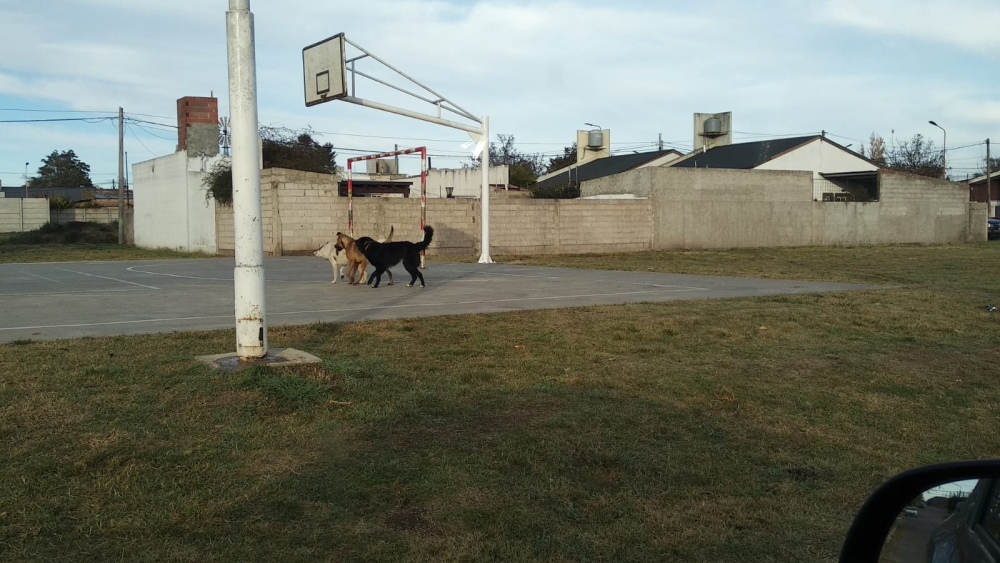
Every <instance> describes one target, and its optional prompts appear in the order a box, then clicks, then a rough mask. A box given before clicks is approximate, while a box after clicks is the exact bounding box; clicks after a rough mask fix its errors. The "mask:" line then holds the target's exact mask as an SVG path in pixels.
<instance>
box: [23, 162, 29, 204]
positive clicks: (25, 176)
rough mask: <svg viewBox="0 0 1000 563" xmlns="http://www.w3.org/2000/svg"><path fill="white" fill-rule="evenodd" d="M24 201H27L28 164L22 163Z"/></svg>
mask: <svg viewBox="0 0 1000 563" xmlns="http://www.w3.org/2000/svg"><path fill="white" fill-rule="evenodd" d="M24 199H28V163H27V162H25V163H24Z"/></svg>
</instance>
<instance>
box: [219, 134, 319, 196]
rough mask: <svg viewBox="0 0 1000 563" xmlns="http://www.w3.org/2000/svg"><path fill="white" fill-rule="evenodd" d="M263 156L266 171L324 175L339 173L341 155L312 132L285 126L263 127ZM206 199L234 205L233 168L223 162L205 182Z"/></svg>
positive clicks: (228, 163)
mask: <svg viewBox="0 0 1000 563" xmlns="http://www.w3.org/2000/svg"><path fill="white" fill-rule="evenodd" d="M260 138H261V157H262V158H263V162H262V163H261V164H262V167H263V168H287V169H289V170H302V171H305V172H318V173H320V174H336V173H337V153H336V152H335V151H334V150H333V145H332V144H331V143H326V144H323V145H321V144H319V143H318V142H317V141H315V140H314V139H313V138H312V131H310V130H305V131H293V130H291V129H287V128H284V127H261V129H260ZM202 186H204V187H205V198H206V199H207V198H213V199H215V201H217V202H219V203H223V204H226V205H230V204H232V203H233V169H232V164H231V163H230V162H229V161H226V160H223V161H220V162H218V163H216V165H215V166H214V167H213V168H212V170H211V172H209V173H208V174H206V175H205V178H204V179H203V180H202Z"/></svg>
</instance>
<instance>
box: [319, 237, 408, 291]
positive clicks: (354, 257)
mask: <svg viewBox="0 0 1000 563" xmlns="http://www.w3.org/2000/svg"><path fill="white" fill-rule="evenodd" d="M394 232H395V227H389V236H387V237H385V240H384V241H382V242H391V241H392V234H393V233H394ZM333 246H334V248H335V249H337V250H341V251H343V252H344V255H345V256H347V281H348V282H349V283H350V284H351V285H358V284H364V283H365V282H366V281H368V275H367V274H366V272H365V269H366V268H367V267H368V259H367V258H365V255H364V254H362V252H361V250H360V249H359V248H358V245H357V242H355V240H354V239H353V238H351V237H350V236H349V235H345V234H344V233H337V242H336V243H335V244H334V245H333ZM355 274H357V275H358V278H357V280H355V279H354V275H355ZM392 283H393V281H392V272H389V285H392Z"/></svg>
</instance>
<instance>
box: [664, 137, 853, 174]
mask: <svg viewBox="0 0 1000 563" xmlns="http://www.w3.org/2000/svg"><path fill="white" fill-rule="evenodd" d="M822 138H823V137H822V136H820V135H810V136H808V137H789V138H787V139H770V140H767V141H753V142H750V143H736V144H732V145H725V146H722V147H715V148H714V149H709V150H708V151H706V152H703V153H698V152H696V153H693V154H691V155H689V156H687V157H686V158H684V159H683V160H681V161H679V162H676V163H674V164H672V165H671V167H673V168H737V169H744V170H749V169H751V168H757V167H758V166H760V165H761V164H764V163H765V162H767V161H769V160H773V159H774V158H775V157H777V156H779V155H781V154H784V153H786V152H788V151H790V150H792V149H795V148H798V147H800V146H802V145H804V144H806V143H809V142H811V141H814V140H816V139H822ZM833 144H835V145H836V143H833ZM837 146H840V145H837ZM845 150H847V149H845ZM858 157H859V158H860V155H858Z"/></svg>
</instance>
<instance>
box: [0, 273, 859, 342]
mask: <svg viewBox="0 0 1000 563" xmlns="http://www.w3.org/2000/svg"><path fill="white" fill-rule="evenodd" d="M233 265H234V262H233V259H232V258H210V259H201V260H146V261H127V262H59V263H40V264H0V343H5V342H11V341H14V340H22V339H31V340H55V339H63V338H77V337H81V336H114V335H123V334H142V333H156V332H174V331H200V330H213V329H232V328H234V327H235V324H236V321H235V314H234V309H233V302H234V297H233ZM393 270H394V273H395V274H396V281H397V283H396V285H392V286H386V285H385V282H386V281H387V278H383V285H382V287H380V288H378V289H372V288H370V287H363V286H350V285H348V284H347V283H345V282H344V281H343V280H341V281H338V283H337V284H335V285H334V284H331V283H330V280H331V279H332V277H333V276H332V270H331V268H330V264H329V262H327V261H326V260H324V259H321V258H316V257H313V256H296V257H282V258H269V259H267V260H266V262H265V276H266V279H267V307H268V311H267V317H268V324H269V325H270V326H277V325H301V324H309V323H314V322H352V321H362V320H369V319H390V318H399V317H423V316H433V315H453V314H469V313H494V312H505V311H520V310H527V309H545V308H556V307H579V306H586V305H603V304H620V303H635V302H662V301H674V300H680V299H709V298H726V297H746V296H766V295H778V294H803V293H818V292H831V291H850V290H858V289H865V286H859V285H849V284H831V283H812V282H797V281H777V280H758V279H743V278H725V277H714V276H687V275H673V274H658V273H646V272H615V271H606V270H579V269H568V268H540V267H532V266H514V265H505V264H449V263H436V262H434V259H433V257H431V258H430V259H429V260H428V264H427V269H426V270H424V272H423V273H424V277H425V279H426V280H427V287H426V288H423V289H421V288H419V287H412V288H410V287H405V285H404V284H405V283H406V282H407V281H409V274H407V273H406V272H405V271H404V270H403V268H402V267H401V266H397V267H395V268H393Z"/></svg>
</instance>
